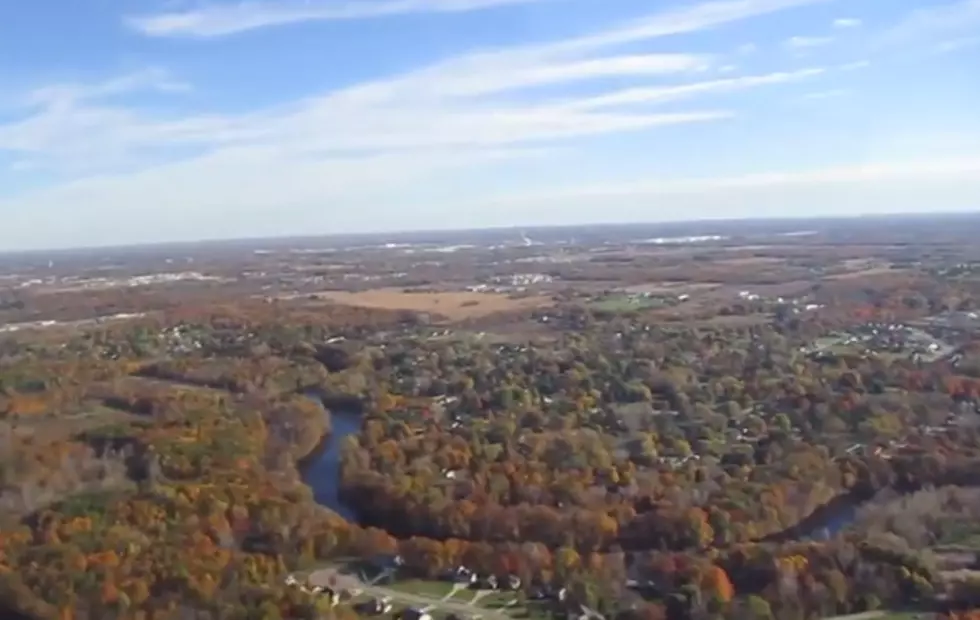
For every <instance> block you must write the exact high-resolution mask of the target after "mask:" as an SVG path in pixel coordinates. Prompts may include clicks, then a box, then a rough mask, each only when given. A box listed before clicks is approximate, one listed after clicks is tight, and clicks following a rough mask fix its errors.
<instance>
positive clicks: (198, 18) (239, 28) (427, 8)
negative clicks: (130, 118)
mask: <svg viewBox="0 0 980 620" xmlns="http://www.w3.org/2000/svg"><path fill="white" fill-rule="evenodd" d="M550 1H555V0H316V1H315V2H311V1H309V0H304V1H302V2H297V1H296V0H281V1H278V2H237V3H234V4H212V5H209V6H205V7H202V8H198V9H191V10H187V11H177V12H168V13H159V14H152V15H142V16H136V17H131V18H130V19H129V20H128V22H129V24H130V26H132V27H133V28H135V29H136V30H138V31H139V32H142V33H143V34H146V35H150V36H158V37H177V36H181V37H198V38H209V37H220V36H225V35H231V34H236V33H239V32H245V31H248V30H255V29H259V28H268V27H271V26H284V25H287V24H294V23H299V22H309V21H338V20H352V19H369V18H376V17H387V16H391V15H401V14H408V13H463V12H467V11H478V10H482V9H489V8H493V7H499V6H508V5H516V4H530V3H532V2H550Z"/></svg>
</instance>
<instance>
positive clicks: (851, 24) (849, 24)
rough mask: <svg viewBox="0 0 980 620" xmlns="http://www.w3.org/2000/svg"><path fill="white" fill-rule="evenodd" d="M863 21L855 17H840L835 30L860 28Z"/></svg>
mask: <svg viewBox="0 0 980 620" xmlns="http://www.w3.org/2000/svg"><path fill="white" fill-rule="evenodd" d="M862 23H863V22H862V21H861V20H860V19H857V18H855V17H838V18H837V19H835V20H834V28H840V29H847V28H860V27H861V25H862Z"/></svg>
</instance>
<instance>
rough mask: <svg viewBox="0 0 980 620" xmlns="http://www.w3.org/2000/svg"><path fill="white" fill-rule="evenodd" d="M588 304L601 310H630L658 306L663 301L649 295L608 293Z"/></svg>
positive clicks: (661, 304)
mask: <svg viewBox="0 0 980 620" xmlns="http://www.w3.org/2000/svg"><path fill="white" fill-rule="evenodd" d="M590 305H591V306H592V308H593V309H595V310H599V311H602V312H632V311H635V310H644V309H646V308H659V307H661V306H663V305H664V302H663V301H661V300H659V299H657V298H650V297H639V296H632V295H609V296H608V297H604V298H602V299H599V300H597V301H594V302H592V303H591V304H590Z"/></svg>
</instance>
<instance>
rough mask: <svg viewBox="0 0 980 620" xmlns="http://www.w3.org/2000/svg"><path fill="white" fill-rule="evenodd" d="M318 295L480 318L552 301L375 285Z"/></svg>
mask: <svg viewBox="0 0 980 620" xmlns="http://www.w3.org/2000/svg"><path fill="white" fill-rule="evenodd" d="M317 296H318V297H319V298H321V299H328V300H330V301H333V302H336V303H341V304H346V305H348V306H360V307H365V308H383V309H386V310H412V311H415V312H430V313H432V314H441V315H443V316H445V317H446V318H449V319H451V320H465V319H472V318H479V317H483V316H488V315H490V314H496V313H500V312H514V311H520V310H530V309H532V308H540V307H542V306H548V305H552V303H553V302H552V300H551V298H550V297H546V296H532V297H519V298H512V297H510V296H508V295H505V294H503V293H472V292H469V291H452V292H438V293H430V292H406V291H403V290H400V289H375V290H371V291H360V292H356V293H355V292H348V291H327V292H322V293H318V294H317Z"/></svg>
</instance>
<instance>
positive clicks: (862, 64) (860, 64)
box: [840, 60, 871, 71]
mask: <svg viewBox="0 0 980 620" xmlns="http://www.w3.org/2000/svg"><path fill="white" fill-rule="evenodd" d="M870 66H871V61H870V60H855V61H853V62H848V63H844V64H843V65H841V66H840V70H841V71H858V70H860V69H867V68H868V67H870Z"/></svg>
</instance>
